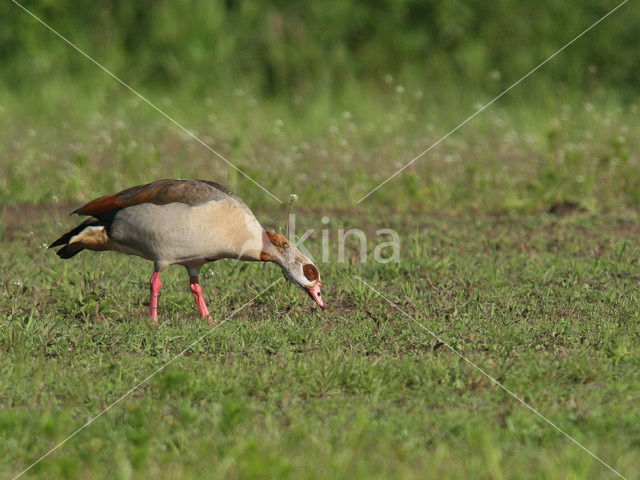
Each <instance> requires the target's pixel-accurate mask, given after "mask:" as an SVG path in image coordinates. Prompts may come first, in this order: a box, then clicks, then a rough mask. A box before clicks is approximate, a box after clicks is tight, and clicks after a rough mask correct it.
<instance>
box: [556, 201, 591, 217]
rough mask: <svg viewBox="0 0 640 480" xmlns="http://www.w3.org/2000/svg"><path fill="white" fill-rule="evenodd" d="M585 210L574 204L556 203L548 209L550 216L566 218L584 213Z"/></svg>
mask: <svg viewBox="0 0 640 480" xmlns="http://www.w3.org/2000/svg"><path fill="white" fill-rule="evenodd" d="M586 212H587V209H586V208H584V207H580V205H578V204H577V203H575V202H558V203H554V204H553V205H551V207H550V208H549V213H550V214H552V215H557V216H559V217H566V216H568V215H573V214H574V213H586Z"/></svg>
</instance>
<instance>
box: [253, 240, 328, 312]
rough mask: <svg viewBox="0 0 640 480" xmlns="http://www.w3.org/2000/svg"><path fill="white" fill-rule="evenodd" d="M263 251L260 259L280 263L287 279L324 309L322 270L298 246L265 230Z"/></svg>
mask: <svg viewBox="0 0 640 480" xmlns="http://www.w3.org/2000/svg"><path fill="white" fill-rule="evenodd" d="M263 243H264V246H263V251H262V253H261V256H260V259H261V260H264V261H271V262H275V263H277V264H278V265H280V268H282V271H283V273H284V275H285V277H287V279H288V280H289V281H290V282H291V283H293V284H294V285H297V286H298V287H300V288H302V289H304V290H305V291H306V292H307V294H308V295H309V296H310V297H311V298H312V299H313V301H314V302H316V303H317V304H318V306H319V307H320V308H322V309H324V302H323V301H322V298H321V296H320V287H321V286H322V283H321V282H320V272H319V271H318V268H317V267H316V266H315V265H314V264H313V262H312V261H311V260H310V259H309V258H308V257H307V256H305V255H304V254H303V253H302V252H301V251H300V249H298V247H296V246H295V245H294V244H292V243H291V242H289V241H288V240H287V239H286V238H285V237H283V236H282V235H279V234H277V233H273V232H267V231H265V238H264V241H263Z"/></svg>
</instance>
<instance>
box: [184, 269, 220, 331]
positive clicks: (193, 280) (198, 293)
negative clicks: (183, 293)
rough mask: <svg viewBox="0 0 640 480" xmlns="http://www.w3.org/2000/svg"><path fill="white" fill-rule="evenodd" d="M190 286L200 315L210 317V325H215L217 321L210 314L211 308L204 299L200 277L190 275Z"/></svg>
mask: <svg viewBox="0 0 640 480" xmlns="http://www.w3.org/2000/svg"><path fill="white" fill-rule="evenodd" d="M189 287H190V288H191V292H193V298H195V299H196V305H197V306H198V311H199V312H200V315H201V316H202V318H205V317H209V325H210V326H213V324H214V323H215V322H214V321H213V318H212V317H211V316H210V315H209V309H208V308H207V304H206V303H205V301H204V295H202V287H201V286H200V284H199V283H198V277H194V276H191V277H189Z"/></svg>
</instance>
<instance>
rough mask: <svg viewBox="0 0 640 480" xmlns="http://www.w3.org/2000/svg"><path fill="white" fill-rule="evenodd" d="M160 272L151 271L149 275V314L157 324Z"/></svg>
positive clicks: (160, 284) (160, 283)
mask: <svg viewBox="0 0 640 480" xmlns="http://www.w3.org/2000/svg"><path fill="white" fill-rule="evenodd" d="M161 286H162V282H161V281H160V272H153V275H151V293H150V295H149V315H151V318H152V320H153V323H154V324H155V325H157V324H158V295H160V287H161Z"/></svg>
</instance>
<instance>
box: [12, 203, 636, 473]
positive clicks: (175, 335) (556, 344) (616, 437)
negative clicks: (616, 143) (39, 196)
mask: <svg viewBox="0 0 640 480" xmlns="http://www.w3.org/2000/svg"><path fill="white" fill-rule="evenodd" d="M25 210H27V209H26V207H25ZM67 210H68V209H67ZM63 212H66V210H65V209H62V210H60V209H58V208H50V209H45V210H41V211H40V212H37V211H36V210H35V209H31V210H27V213H28V214H27V215H25V216H23V217H20V218H16V217H15V210H14V209H9V208H5V219H6V220H7V223H6V228H5V234H4V237H3V240H2V244H1V250H0V266H1V268H2V271H3V275H2V279H1V280H0V312H1V313H2V315H1V320H0V352H1V355H2V362H0V370H1V374H0V403H1V405H2V409H1V410H0V445H1V448H0V452H1V454H0V462H1V464H2V469H3V471H4V472H5V474H6V475H7V476H8V477H11V476H12V475H13V474H17V473H18V472H19V471H20V470H21V469H23V468H25V467H26V466H27V465H29V464H30V463H31V462H33V461H35V460H36V459H37V458H38V457H39V456H40V455H42V454H44V453H45V452H46V451H47V450H48V449H49V448H51V447H53V446H54V445H55V444H56V443H57V442H60V441H62V440H63V439H65V438H66V437H67V435H69V434H70V433H72V432H73V431H74V430H75V429H77V428H78V427H80V426H82V425H83V423H85V422H86V421H87V420H89V419H91V418H93V417H94V416H95V415H96V414H97V413H98V412H100V411H101V410H102V409H103V408H105V407H106V406H107V405H109V404H110V403H111V402H113V401H115V400H116V399H117V398H118V397H120V396H121V395H122V394H123V393H125V392H126V391H128V390H129V389H130V388H131V387H132V386H133V385H134V384H136V382H139V381H140V380H142V379H144V378H145V377H146V376H147V375H149V374H150V373H152V372H153V371H154V370H155V369H157V368H159V367H161V366H162V365H163V364H164V363H165V362H167V361H169V360H170V359H172V358H173V356H174V355H175V354H177V353H179V352H180V351H181V350H182V349H183V348H185V346H187V345H189V344H190V343H191V342H192V341H193V340H195V339H197V338H199V337H200V336H202V335H205V334H206V333H207V332H208V330H209V329H208V326H207V324H206V322H203V321H201V320H199V319H198V318H197V315H196V309H195V306H194V305H193V304H192V299H191V295H190V292H188V289H187V283H186V273H185V272H184V271H183V270H182V269H181V268H178V267H174V269H169V270H168V271H167V272H166V273H165V274H164V278H163V280H164V286H163V291H162V295H161V298H160V306H161V311H160V319H161V324H160V326H159V327H154V326H152V325H151V324H150V322H149V321H148V319H147V318H146V316H145V315H144V311H145V308H146V302H147V294H148V291H147V282H148V275H149V273H150V264H148V263H146V262H144V261H142V260H139V259H134V258H128V257H126V256H124V255H116V254H92V253H88V254H87V253H84V254H81V255H80V256H78V257H76V258H75V259H73V260H70V261H66V262H63V261H61V260H59V259H58V258H57V257H56V256H55V255H54V254H53V253H52V252H51V251H47V250H46V249H45V248H44V245H43V242H47V241H51V239H52V238H53V237H54V236H55V235H56V233H57V232H58V231H60V230H61V229H63V228H64V227H65V226H67V225H70V224H71V223H70V220H69V219H68V218H66V217H65V216H64V215H63ZM312 213H313V212H308V214H309V215H311V214H312ZM258 215H259V217H260V218H261V219H262V220H264V222H265V224H269V223H270V222H271V223H276V220H277V219H276V218H275V217H274V216H273V213H270V211H269V209H265V210H264V211H260V210H259V211H258ZM335 219H336V220H335V221H336V223H340V224H347V222H354V221H358V222H359V225H364V226H365V228H376V227H377V225H376V218H375V216H374V215H371V216H367V215H359V216H358V215H354V214H353V212H352V211H347V212H346V213H344V212H338V213H336V215H335ZM389 220H390V221H391V220H392V221H393V224H394V225H395V226H397V228H398V230H399V231H400V233H401V235H402V238H403V244H402V255H401V262H400V263H397V264H395V263H394V264H386V265H382V264H376V263H374V262H372V261H371V260H369V261H368V262H367V263H365V264H339V263H335V262H334V263H328V264H324V265H322V266H321V270H322V274H323V278H324V285H325V289H324V292H325V293H324V298H325V301H326V302H327V304H328V309H327V310H326V311H324V312H320V311H319V310H318V309H317V308H315V307H313V306H312V305H311V304H310V302H309V299H308V298H307V297H306V296H305V295H303V293H302V292H299V291H297V290H295V289H294V288H293V287H291V286H289V285H288V284H285V283H284V282H281V283H279V284H277V286H276V287H275V288H273V289H272V290H270V291H268V292H267V293H265V294H264V296H262V297H261V298H259V299H257V300H256V301H254V302H252V303H251V304H250V305H248V306H247V307H245V308H244V309H243V310H241V311H240V312H238V313H237V314H236V315H235V316H233V317H232V318H229V319H228V320H226V321H225V322H224V323H221V324H220V326H219V327H218V328H216V329H215V330H214V331H213V332H211V333H210V334H208V335H207V336H206V337H205V338H204V339H203V340H202V341H201V342H199V343H198V344H197V345H195V346H194V347H193V348H192V349H190V350H188V352H187V353H185V355H183V356H182V357H181V358H180V359H178V360H176V361H175V362H173V363H172V364H171V365H169V366H168V367H166V369H164V370H163V371H162V372H160V373H158V374H157V375H155V376H154V377H153V378H152V379H150V380H149V381H148V382H147V383H146V384H145V385H144V386H142V387H141V388H139V389H138V390H136V391H135V392H133V393H132V394H131V396H130V397H128V398H126V399H125V400H123V401H122V402H120V403H119V404H118V405H116V406H114V407H113V408H112V409H111V410H110V411H108V412H107V413H105V414H104V415H103V416H102V417H100V418H98V419H96V420H95V421H94V422H93V423H92V424H91V425H90V426H89V427H87V428H86V429H85V430H83V431H82V432H81V433H79V434H78V435H76V436H75V437H73V438H72V439H70V440H69V441H68V442H67V443H66V444H65V445H63V446H62V447H60V449H58V450H57V451H56V452H55V453H53V454H52V455H51V456H49V457H48V458H47V459H45V460H44V461H42V462H41V463H39V464H38V465H37V466H36V467H34V468H33V469H32V470H31V471H30V472H29V473H28V474H27V475H26V477H27V478H54V477H57V478H166V479H170V478H203V477H205V478H371V477H375V478H425V477H433V478H436V477H437V478H585V479H586V478H607V477H609V478H612V477H613V474H612V473H611V472H610V471H608V470H607V469H606V468H605V467H603V466H602V465H601V464H600V463H598V462H597V461H596V460H594V459H593V458H592V457H590V456H589V455H588V454H586V453H585V452H584V451H582V450H581V449H580V448H579V447H577V446H576V445H575V444H573V443H571V442H570V441H569V440H568V439H567V438H565V437H564V436H562V435H561V434H560V433H558V432H557V431H556V430H554V429H553V428H552V427H550V426H549V425H548V424H546V423H545V422H544V421H542V420H541V419H540V418H539V417H537V416H536V415H534V414H533V413H532V412H530V411H529V410H527V409H526V408H524V407H523V406H522V405H521V404H519V403H518V402H517V401H515V400H514V399H513V398H512V397H510V396H508V395H507V394H505V392H504V391H502V390H501V389H500V388H498V387H496V386H495V385H493V384H492V382H491V381H489V380H488V379H487V378H486V377H484V376H483V375H482V374H480V373H479V372H477V371H475V370H474V369H473V368H471V367H470V366H469V365H468V364H467V363H465V362H464V361H462V360H461V359H460V358H459V357H458V356H457V355H455V354H453V353H452V352H451V351H450V350H449V349H448V348H447V347H445V346H444V345H443V344H442V343H441V342H439V341H438V340H436V339H435V338H433V337H431V336H430V335H429V334H428V333H427V332H426V331H424V330H423V329H422V328H420V327H419V326H418V325H416V324H415V323H413V322H412V321H411V320H409V319H408V318H407V317H405V316H403V315H402V314H400V313H399V312H398V311H396V310H395V309H393V308H392V307H390V306H389V304H388V303H386V301H384V300H383V299H381V298H380V297H377V296H376V295H375V294H374V293H373V292H372V291H371V290H369V289H368V288H367V287H366V286H364V285H363V284H362V283H360V282H359V281H358V280H357V279H355V278H354V277H353V275H359V276H361V277H362V278H365V279H366V280H367V282H370V284H371V285H373V286H375V288H377V289H379V290H380V291H381V292H382V293H383V294H384V295H385V296H387V297H388V298H389V299H390V300H392V301H393V302H396V303H397V304H398V306H399V307H400V308H402V309H404V310H405V311H406V312H407V313H409V314H410V315H411V316H413V318H415V319H416V320H417V321H419V322H421V323H422V324H423V325H424V326H425V327H427V328H429V329H431V330H432V331H434V332H435V333H436V334H437V335H439V336H440V337H441V339H442V340H444V341H446V342H447V343H449V344H450V345H452V346H453V347H454V348H456V349H457V350H458V351H460V352H461V353H462V354H464V355H465V356H466V357H467V358H469V359H470V360H471V361H473V362H475V363H477V364H478V365H479V366H480V367H481V368H483V369H485V370H486V371H487V372H488V373H489V374H491V375H492V376H494V377H495V378H496V379H498V380H499V381H500V382H502V383H503V384H504V385H505V386H507V387H508V388H509V389H511V390H513V391H514V392H517V394H518V395H520V396H521V398H522V399H524V400H525V401H526V402H529V403H530V404H531V405H533V406H534V407H535V408H537V409H538V410H539V411H540V412H542V413H543V414H544V415H545V416H547V418H548V419H549V420H550V421H552V422H554V423H555V424H556V425H558V426H559V427H560V428H562V429H563V430H565V431H566V432H567V433H568V434H569V435H571V436H572V437H574V438H575V439H576V440H577V441H578V442H580V443H582V444H583V445H584V446H585V447H587V448H589V449H591V450H592V451H593V452H595V453H596V454H597V455H598V456H600V457H601V458H602V459H604V460H605V461H606V462H608V463H609V464H610V465H611V466H613V467H614V468H615V469H617V470H618V471H620V472H621V473H623V474H624V475H626V476H627V477H628V478H636V477H635V475H636V474H637V472H638V469H639V468H640V461H639V460H638V459H639V458H640V455H639V453H640V445H639V444H638V438H639V435H640V429H639V425H640V414H639V413H638V409H637V408H636V407H637V398H638V392H639V390H640V373H639V372H640V368H639V366H640V349H639V348H638V338H639V334H640V321H639V320H640V319H639V314H638V311H639V307H640V295H639V294H638V279H639V278H640V265H639V264H638V262H637V259H638V255H639V254H640V250H639V247H638V245H637V241H636V239H637V235H638V231H639V230H640V215H639V214H638V213H637V212H635V211H632V210H627V211H624V212H621V213H619V214H617V213H613V214H611V213H610V214H607V215H603V214H591V213H584V212H583V213H578V212H577V211H576V212H574V213H573V214H572V215H569V216H556V215H551V214H547V213H543V214H524V215H523V214H509V215H493V216H489V215H481V216H478V215H476V214H470V213H468V214H460V215H452V214H441V215H437V216H436V215H430V216H427V215H424V216H413V217H403V216H397V217H394V218H392V219H389ZM378 221H379V219H378ZM310 248H311V250H312V251H313V250H318V249H319V238H318V236H314V241H313V243H312V244H310ZM203 273H204V275H203V284H204V287H205V290H206V296H207V299H208V301H209V303H210V307H211V310H212V312H213V315H214V316H215V317H216V318H217V319H218V321H219V322H222V321H223V320H224V319H227V318H228V317H229V315H230V314H232V312H233V311H234V310H235V309H236V308H237V307H239V306H241V305H242V304H243V303H244V302H246V301H248V300H250V299H251V298H252V297H253V296H254V295H255V294H257V293H258V292H259V291H260V290H261V289H263V288H265V287H266V286H267V285H269V283H270V282H272V281H274V280H276V279H278V278H280V277H281V274H280V272H279V271H278V269H277V267H275V266H272V265H260V264H247V263H244V264H238V265H237V266H234V265H233V263H232V262H219V263H217V264H212V265H211V268H210V270H209V269H206V270H205V271H204V272H203Z"/></svg>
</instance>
